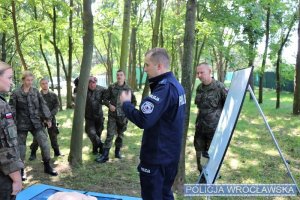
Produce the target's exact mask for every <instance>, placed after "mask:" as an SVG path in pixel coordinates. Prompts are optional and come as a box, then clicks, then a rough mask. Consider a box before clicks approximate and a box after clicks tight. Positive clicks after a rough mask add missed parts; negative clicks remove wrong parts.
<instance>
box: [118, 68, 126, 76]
mask: <svg viewBox="0 0 300 200" xmlns="http://www.w3.org/2000/svg"><path fill="white" fill-rule="evenodd" d="M119 72H123V74H124V75H125V72H124V71H123V70H122V69H119V70H118V71H117V73H119Z"/></svg>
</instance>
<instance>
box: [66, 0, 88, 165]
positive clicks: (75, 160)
mask: <svg viewBox="0 0 300 200" xmlns="http://www.w3.org/2000/svg"><path fill="white" fill-rule="evenodd" d="M91 6H92V0H83V17H82V21H83V33H84V35H83V56H82V62H81V67H80V76H79V80H80V81H79V86H78V94H77V97H76V102H75V110H74V118H73V126H72V136H71V144H70V154H69V158H68V160H69V163H70V164H71V165H72V166H77V165H80V164H82V134H83V120H84V112H85V103H86V95H87V87H88V78H89V75H90V71H91V65H92V58H93V43H94V29H93V14H92V8H91Z"/></svg>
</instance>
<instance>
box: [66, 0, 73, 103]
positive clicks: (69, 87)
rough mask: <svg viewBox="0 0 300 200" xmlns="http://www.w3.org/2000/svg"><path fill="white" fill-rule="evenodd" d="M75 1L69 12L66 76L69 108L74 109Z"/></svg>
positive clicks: (71, 2)
mask: <svg viewBox="0 0 300 200" xmlns="http://www.w3.org/2000/svg"><path fill="white" fill-rule="evenodd" d="M73 6H74V5H73V0H70V12H69V36H68V44H69V51H68V72H67V75H66V81H67V108H72V106H73V105H72V84H71V82H72V70H73V64H72V62H73Z"/></svg>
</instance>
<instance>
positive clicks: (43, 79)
mask: <svg viewBox="0 0 300 200" xmlns="http://www.w3.org/2000/svg"><path fill="white" fill-rule="evenodd" d="M42 81H47V82H48V83H49V80H48V79H47V78H46V77H44V78H42V79H41V80H40V83H41V82H42Z"/></svg>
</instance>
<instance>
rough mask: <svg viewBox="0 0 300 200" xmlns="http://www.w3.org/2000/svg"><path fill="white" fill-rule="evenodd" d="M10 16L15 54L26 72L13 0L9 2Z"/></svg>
mask: <svg viewBox="0 0 300 200" xmlns="http://www.w3.org/2000/svg"><path fill="white" fill-rule="evenodd" d="M11 7H12V10H11V14H12V20H13V27H14V33H15V42H16V49H17V52H18V54H19V56H20V60H21V63H22V65H23V68H24V70H27V69H28V68H27V64H26V62H25V59H24V56H23V53H22V50H21V45H20V41H19V32H18V24H17V19H16V4H15V0H12V1H11Z"/></svg>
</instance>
